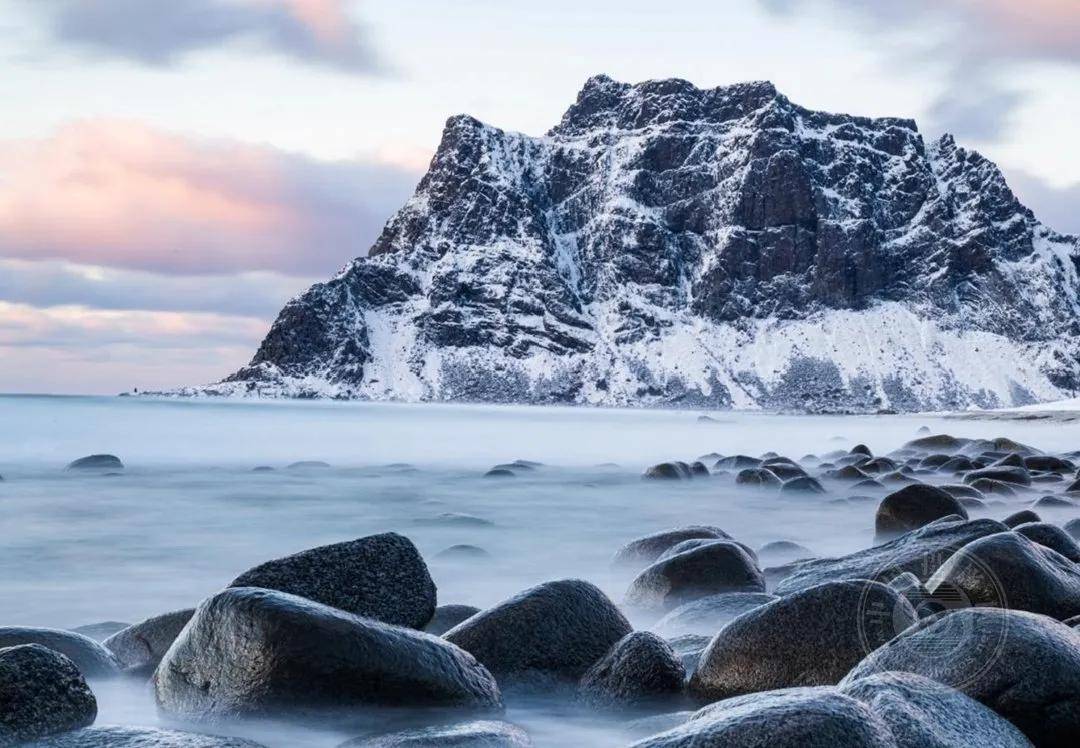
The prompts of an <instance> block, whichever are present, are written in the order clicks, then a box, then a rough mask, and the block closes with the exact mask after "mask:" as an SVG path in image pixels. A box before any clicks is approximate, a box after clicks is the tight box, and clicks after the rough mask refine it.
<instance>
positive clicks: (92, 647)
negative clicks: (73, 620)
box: [0, 626, 120, 679]
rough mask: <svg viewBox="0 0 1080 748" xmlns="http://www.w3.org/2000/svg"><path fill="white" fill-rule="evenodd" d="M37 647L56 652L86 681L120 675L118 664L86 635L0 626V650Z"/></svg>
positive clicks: (114, 658)
mask: <svg viewBox="0 0 1080 748" xmlns="http://www.w3.org/2000/svg"><path fill="white" fill-rule="evenodd" d="M20 644H40V645H41V646H43V647H48V648H49V649H51V650H53V651H54V652H59V653H60V654H62V655H64V656H65V657H67V658H69V659H70V660H71V661H72V662H74V663H75V667H77V668H79V672H80V673H82V674H83V675H84V676H86V677H87V678H90V679H94V678H108V677H111V676H114V675H117V674H118V673H119V672H120V662H119V661H118V660H117V659H116V657H115V656H114V655H113V653H112V652H110V651H109V650H107V649H105V647H103V646H101V645H100V644H98V643H97V642H96V641H94V640H93V639H91V638H90V637H88V636H83V635H82V634H76V633H75V632H74V631H64V630H62V629H44V628H31V627H21V626H2V627H0V647H17V646H19V645H20Z"/></svg>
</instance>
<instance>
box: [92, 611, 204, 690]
mask: <svg viewBox="0 0 1080 748" xmlns="http://www.w3.org/2000/svg"><path fill="white" fill-rule="evenodd" d="M194 613H195V609H194V608H186V609H184V610H176V611H173V612H171V613H163V614H162V615H160V616H154V617H153V618H148V619H146V620H145V621H142V622H141V623H136V624H134V625H132V626H128V627H127V628H126V629H123V630H122V631H118V632H116V633H115V634H113V635H112V636H110V637H109V638H108V639H106V640H105V641H103V642H102V646H104V647H105V648H106V649H108V650H109V651H110V652H112V653H113V654H114V655H116V659H117V660H119V661H120V666H121V667H123V668H124V669H125V670H128V671H136V672H138V673H146V675H150V674H151V673H153V671H154V668H156V667H157V665H158V663H159V662H161V658H162V657H164V656H165V652H167V651H168V649H169V647H171V646H172V643H173V642H174V641H176V637H177V635H178V634H179V633H180V631H181V630H182V629H183V628H184V626H185V625H187V622H188V621H189V620H191V616H192V615H193V614H194Z"/></svg>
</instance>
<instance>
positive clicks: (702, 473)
mask: <svg viewBox="0 0 1080 748" xmlns="http://www.w3.org/2000/svg"><path fill="white" fill-rule="evenodd" d="M690 475H691V476H693V477H694V478H708V477H709V468H707V467H706V466H705V463H704V462H700V461H698V462H691V463H690Z"/></svg>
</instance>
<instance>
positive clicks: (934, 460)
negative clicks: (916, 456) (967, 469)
mask: <svg viewBox="0 0 1080 748" xmlns="http://www.w3.org/2000/svg"><path fill="white" fill-rule="evenodd" d="M951 459H953V458H952V457H950V456H949V455H927V456H926V457H924V458H922V459H921V460H919V467H921V468H930V469H931V470H937V469H938V468H940V467H941V466H942V465H944V464H945V463H947V462H948V461H949V460H951Z"/></svg>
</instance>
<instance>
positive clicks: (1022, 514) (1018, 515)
mask: <svg viewBox="0 0 1080 748" xmlns="http://www.w3.org/2000/svg"><path fill="white" fill-rule="evenodd" d="M1031 522H1042V518H1041V517H1039V515H1038V514H1036V513H1035V512H1033V511H1031V510H1030V509H1021V510H1020V511H1019V512H1013V513H1012V514H1010V515H1009V516H1008V517H1006V518H1005V519H1003V520H1001V523H1002V524H1003V525H1005V526H1006V527H1019V526H1020V525H1026V524H1029V523H1031Z"/></svg>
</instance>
